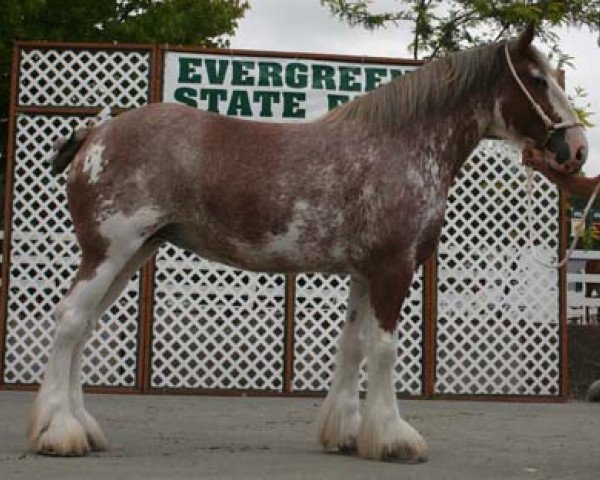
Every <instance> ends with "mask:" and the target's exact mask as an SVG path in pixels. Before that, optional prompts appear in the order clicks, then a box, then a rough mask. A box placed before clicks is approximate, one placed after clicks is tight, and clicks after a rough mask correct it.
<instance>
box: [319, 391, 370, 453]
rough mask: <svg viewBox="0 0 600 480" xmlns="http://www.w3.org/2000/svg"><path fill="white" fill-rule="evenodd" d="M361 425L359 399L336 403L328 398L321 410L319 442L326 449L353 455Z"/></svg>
mask: <svg viewBox="0 0 600 480" xmlns="http://www.w3.org/2000/svg"><path fill="white" fill-rule="evenodd" d="M359 425H360V414H359V412H358V401H357V402H356V404H353V403H347V404H336V403H335V402H333V401H331V400H330V399H326V400H325V402H324V403H323V405H322V406H321V410H320V412H319V443H320V444H321V445H322V447H323V448H324V449H325V450H328V451H337V452H339V453H341V454H343V455H353V454H355V453H356V451H357V448H356V438H357V437H358V427H359Z"/></svg>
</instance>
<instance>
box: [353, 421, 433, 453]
mask: <svg viewBox="0 0 600 480" xmlns="http://www.w3.org/2000/svg"><path fill="white" fill-rule="evenodd" d="M358 455H359V456H360V457H362V458H367V459H371V460H382V461H386V462H402V463H422V462H425V461H427V456H428V447H427V443H426V442H425V440H423V437H421V435H420V434H419V432H417V431H416V430H415V429H414V428H413V427H411V426H410V425H409V424H408V423H406V422H405V421H404V420H401V419H398V420H397V421H395V422H394V421H390V422H384V423H382V424H381V425H380V428H377V427H376V425H374V424H373V423H371V424H370V425H369V424H368V423H365V421H363V424H362V425H361V430H360V435H359V437H358Z"/></svg>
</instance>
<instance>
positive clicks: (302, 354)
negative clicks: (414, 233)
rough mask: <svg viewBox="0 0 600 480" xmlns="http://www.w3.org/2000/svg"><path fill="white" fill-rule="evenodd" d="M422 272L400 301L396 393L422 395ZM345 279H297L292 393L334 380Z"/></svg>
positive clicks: (324, 386) (364, 378)
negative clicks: (403, 299)
mask: <svg viewBox="0 0 600 480" xmlns="http://www.w3.org/2000/svg"><path fill="white" fill-rule="evenodd" d="M421 277H422V274H421V269H419V270H418V271H417V273H416V274H415V278H414V281H413V284H412V288H411V290H410V294H409V296H408V297H407V299H406V301H405V302H404V306H403V308H402V312H401V315H400V316H401V319H400V324H399V330H398V360H397V362H396V365H395V382H394V385H395V388H396V391H397V392H399V393H408V394H412V395H419V394H421V392H422V361H423V351H422V343H423V340H422V338H423V337H422V330H423V328H422V318H423V316H422V310H423V308H422V303H423V302H422V297H423V293H422V286H421V281H422V280H421ZM348 292H349V277H342V276H339V275H322V274H303V275H298V276H297V279H296V318H295V325H294V376H293V389H294V390H295V391H323V390H327V389H329V386H330V384H331V380H332V378H333V372H334V366H335V354H336V351H337V343H338V339H339V337H340V333H341V330H342V327H343V324H344V320H345V314H346V310H347V305H348ZM360 382H361V389H362V390H366V388H367V371H366V362H364V363H363V368H362V371H361V377H360Z"/></svg>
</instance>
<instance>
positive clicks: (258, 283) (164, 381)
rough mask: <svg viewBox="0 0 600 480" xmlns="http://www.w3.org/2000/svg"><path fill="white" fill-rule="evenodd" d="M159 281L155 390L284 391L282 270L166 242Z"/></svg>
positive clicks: (160, 256) (159, 263) (159, 261)
mask: <svg viewBox="0 0 600 480" xmlns="http://www.w3.org/2000/svg"><path fill="white" fill-rule="evenodd" d="M155 282H156V287H155V295H154V300H155V303H154V323H153V330H152V334H153V335H152V376H151V382H152V387H155V388H165V387H166V388H201V389H210V388H218V389H255V390H276V391H281V390H282V387H283V347H284V341H283V339H284V333H283V323H284V311H285V277H284V276H283V275H266V274H258V273H252V272H247V271H240V270H235V269H233V268H229V267H226V266H223V265H220V264H215V263H211V262H208V261H206V260H203V259H201V258H199V257H198V256H196V255H193V254H190V253H187V252H185V251H183V250H181V249H179V248H176V247H173V246H167V247H162V248H161V249H160V252H159V254H158V257H157V261H156V276H155Z"/></svg>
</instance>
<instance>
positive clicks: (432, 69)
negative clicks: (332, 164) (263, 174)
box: [317, 43, 504, 133]
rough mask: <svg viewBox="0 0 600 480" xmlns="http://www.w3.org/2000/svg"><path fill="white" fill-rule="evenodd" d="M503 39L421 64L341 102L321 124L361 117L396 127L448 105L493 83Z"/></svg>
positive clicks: (379, 127) (378, 127) (375, 125)
mask: <svg viewBox="0 0 600 480" xmlns="http://www.w3.org/2000/svg"><path fill="white" fill-rule="evenodd" d="M500 48H504V43H495V44H489V45H485V46H482V47H477V48H473V49H469V50H464V51H461V52H458V53H454V54H452V55H448V56H447V57H444V58H440V59H437V60H434V61H432V62H429V63H426V64H425V65H423V66H422V67H420V68H418V69H416V70H414V71H412V72H410V73H408V74H406V75H402V76H400V77H397V78H396V79H394V80H393V81H391V82H389V83H387V84H385V85H382V86H381V87H379V88H377V89H376V90H374V91H372V92H370V93H368V94H366V95H362V96H360V97H357V98H355V99H354V100H352V101H351V102H349V103H347V104H345V105H340V106H339V107H337V108H335V109H333V110H331V111H330V112H328V113H326V114H325V115H324V116H322V117H321V118H320V119H319V120H317V121H320V122H328V123H334V122H341V121H348V120H350V121H362V122H364V124H365V126H368V128H370V129H372V130H374V131H375V132H380V133H383V132H386V131H397V129H398V128H400V127H402V126H403V125H405V124H408V123H414V122H415V120H417V119H421V118H424V117H425V116H428V115H429V114H430V113H431V112H432V111H434V110H435V109H439V108H444V109H448V108H452V107H453V106H454V105H456V104H457V103H459V102H461V100H463V99H465V98H466V97H467V96H468V95H469V94H471V93H473V92H476V91H483V90H486V89H488V88H490V87H492V86H493V85H494V83H495V82H497V80H498V78H499V74H500V73H501V71H502V69H503V65H504V59H503V57H502V55H501V51H500Z"/></svg>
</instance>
